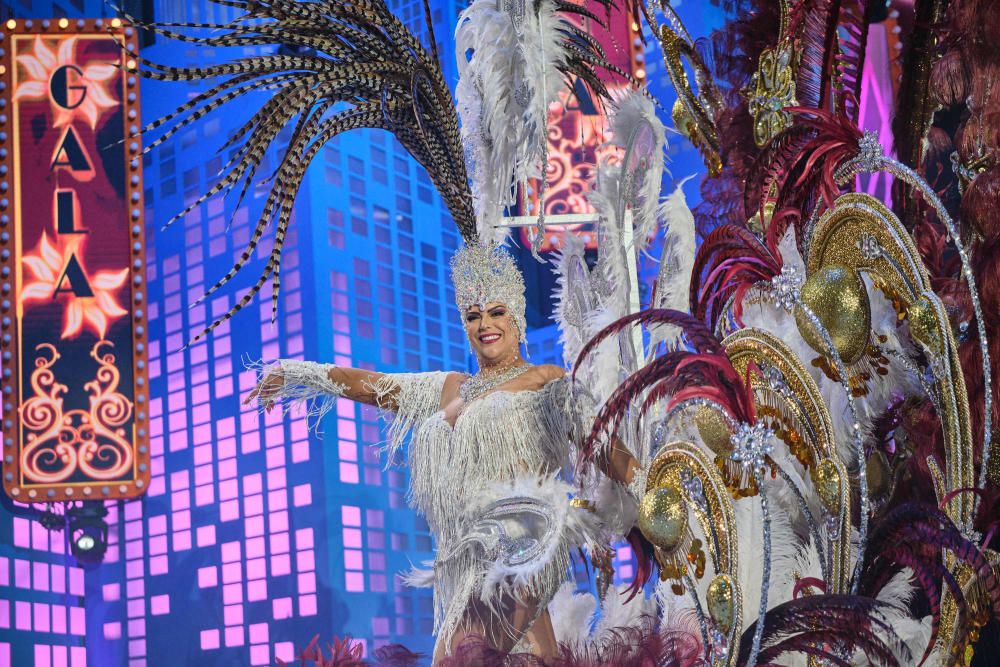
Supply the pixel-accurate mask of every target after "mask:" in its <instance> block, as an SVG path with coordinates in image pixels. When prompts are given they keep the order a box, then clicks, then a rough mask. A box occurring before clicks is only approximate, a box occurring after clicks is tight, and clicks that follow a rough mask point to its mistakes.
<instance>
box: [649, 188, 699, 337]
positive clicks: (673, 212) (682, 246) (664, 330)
mask: <svg viewBox="0 0 1000 667" xmlns="http://www.w3.org/2000/svg"><path fill="white" fill-rule="evenodd" d="M692 178H694V175H691V176H688V177H687V178H683V179H681V181H680V182H679V183H678V184H677V187H676V188H674V191H673V192H672V193H671V194H670V195H669V196H668V197H667V198H666V199H664V200H663V202H662V203H660V206H659V209H658V210H657V217H658V218H659V220H660V222H661V223H662V224H663V226H664V227H665V228H666V231H665V232H664V237H663V255H662V257H661V258H660V269H659V273H658V276H657V281H656V304H655V307H656V308H670V309H672V310H679V311H681V312H685V313H686V312H688V311H689V310H690V307H689V303H690V297H689V294H690V286H691V271H692V270H693V269H694V253H695V227H694V214H692V213H691V209H690V208H688V205H687V198H686V197H685V196H684V184H685V183H687V182H688V181H690V180H691V179H692ZM680 333H681V331H680V329H679V328H678V327H675V326H673V325H661V326H658V327H654V328H653V329H652V330H651V331H650V339H649V346H650V348H651V349H652V348H653V347H655V346H656V345H657V344H659V343H661V342H663V343H666V345H667V347H670V348H674V347H676V345H677V342H678V339H679V337H680Z"/></svg>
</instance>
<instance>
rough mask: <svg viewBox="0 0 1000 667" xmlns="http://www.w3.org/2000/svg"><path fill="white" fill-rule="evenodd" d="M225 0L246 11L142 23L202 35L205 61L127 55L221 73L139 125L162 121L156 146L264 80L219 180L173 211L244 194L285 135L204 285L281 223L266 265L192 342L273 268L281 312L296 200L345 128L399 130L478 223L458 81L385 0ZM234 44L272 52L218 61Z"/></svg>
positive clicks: (185, 70)
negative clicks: (253, 214)
mask: <svg viewBox="0 0 1000 667" xmlns="http://www.w3.org/2000/svg"><path fill="white" fill-rule="evenodd" d="M216 1H217V4H220V5H226V6H228V7H232V8H235V10H236V11H237V13H238V14H239V15H238V16H237V18H236V19H235V20H233V21H231V22H228V23H225V24H210V23H206V24H197V25H195V24H191V25H185V24H182V25H181V26H179V27H188V28H192V30H193V31H194V32H193V34H183V33H178V32H175V31H173V30H172V29H170V26H158V25H155V24H154V25H143V24H141V23H138V24H137V25H139V26H140V27H143V28H146V29H149V30H152V31H154V32H155V33H156V34H158V35H163V36H165V37H168V38H170V39H172V40H178V41H181V42H185V43H189V44H193V45H195V46H196V47H198V48H199V50H200V52H201V53H202V54H204V55H203V56H202V57H203V58H207V59H208V60H209V63H208V64H204V65H202V64H199V65H197V66H194V67H173V66H166V65H159V64H157V63H154V62H150V61H149V60H146V59H145V58H142V57H141V56H140V55H138V54H129V55H130V57H132V58H133V59H135V60H136V61H137V62H138V63H139V65H140V67H139V70H138V72H139V75H140V76H142V77H144V78H147V79H152V80H157V81H196V82H201V81H209V80H218V79H221V81H220V82H218V83H214V84H212V85H210V86H209V87H208V89H207V90H205V91H204V92H202V93H200V94H198V95H196V96H195V97H194V98H192V99H191V100H189V101H188V102H186V103H184V104H182V105H181V106H180V107H178V108H177V109H176V110H175V111H174V112H172V113H169V114H167V115H166V116H164V117H162V118H159V119H156V120H154V121H152V122H150V123H149V124H147V125H146V127H144V128H143V130H142V132H143V135H144V136H145V135H147V134H150V133H152V132H153V131H154V130H158V129H161V128H162V131H163V134H162V135H161V136H160V137H159V138H158V139H156V140H154V139H152V138H149V139H147V140H146V141H145V142H144V143H145V144H146V146H147V149H148V148H150V147H152V146H155V145H156V144H158V143H160V142H161V141H163V140H164V139H166V138H168V137H170V136H172V135H174V134H176V133H177V132H179V131H180V130H182V129H184V128H186V127H189V126H190V125H191V124H192V123H195V122H196V121H198V120H199V119H200V118H202V117H204V116H205V115H207V114H209V113H211V112H212V111H215V110H217V109H220V108H223V107H225V108H226V109H227V110H232V109H233V108H235V107H238V106H239V105H240V104H244V105H245V104H246V103H247V100H248V99H249V96H251V95H252V94H253V93H254V92H256V91H265V92H266V93H267V96H266V98H265V102H264V103H263V105H262V106H261V107H260V108H259V109H258V110H257V111H256V112H255V113H254V114H252V116H251V118H250V120H249V121H248V122H246V123H245V124H244V125H242V126H241V127H240V128H239V129H237V131H236V132H235V133H234V134H233V135H232V136H231V138H230V139H229V141H228V142H226V145H225V146H224V147H223V149H222V150H228V149H229V148H232V147H234V146H235V148H234V149H233V151H232V158H231V159H230V160H229V161H228V162H227V163H226V164H225V166H224V167H223V170H222V173H221V174H220V176H219V180H218V182H217V183H216V184H215V185H214V186H213V187H211V188H210V189H209V190H208V191H207V192H205V193H204V194H203V195H202V196H200V197H197V198H196V199H195V200H194V201H193V202H191V203H190V204H189V205H188V206H187V207H186V208H185V209H184V210H183V211H181V212H180V213H179V214H178V215H177V216H175V217H174V218H172V219H171V222H173V220H176V219H177V218H179V217H182V216H184V215H185V214H186V213H188V212H190V211H193V210H194V209H196V208H197V207H198V206H200V205H201V204H202V203H204V202H205V201H206V200H208V199H210V198H212V197H214V196H217V195H227V194H229V193H232V192H237V193H238V194H239V199H240V200H242V198H243V195H244V194H245V193H246V192H247V190H248V188H249V186H250V184H251V183H252V182H253V183H256V182H258V181H259V180H260V178H259V176H257V174H258V172H259V170H260V169H261V167H262V165H263V163H264V159H265V156H266V153H267V151H268V148H269V147H271V146H272V145H274V144H276V143H278V142H279V141H280V142H282V143H287V148H286V149H285V150H284V151H283V152H282V154H281V157H280V159H279V164H278V167H277V169H275V170H274V172H273V173H272V174H270V175H268V176H267V178H265V179H264V183H265V184H266V185H268V186H269V191H268V195H267V197H266V199H265V201H264V204H263V207H262V212H261V213H260V216H259V217H258V219H257V222H256V225H255V226H254V227H253V229H252V231H251V235H250V239H249V240H248V242H247V244H246V247H245V249H244V250H243V252H242V253H241V254H240V256H239V258H238V259H237V260H236V261H235V263H234V264H233V266H232V268H231V269H230V270H229V271H228V272H227V273H226V275H225V276H224V277H222V278H221V279H220V280H219V281H218V282H216V283H215V285H213V286H212V287H211V288H210V289H209V290H208V292H207V293H206V295H205V296H206V297H207V296H208V295H209V294H211V293H213V292H215V291H216V290H217V289H219V288H220V287H222V286H223V285H224V284H226V283H227V282H229V280H230V279H232V278H233V277H234V276H235V275H236V274H237V273H238V272H239V271H240V270H241V269H242V268H243V267H244V266H245V265H246V263H247V262H248V261H249V260H250V258H251V257H253V255H254V252H255V250H256V248H257V245H258V244H259V242H260V241H261V239H262V237H263V235H264V232H265V231H266V230H267V228H268V227H269V226H271V225H272V223H273V224H274V226H275V227H276V231H275V236H274V244H273V246H272V248H271V251H270V253H269V256H268V258H267V262H266V265H265V267H264V269H263V270H262V272H261V274H260V276H259V277H258V279H257V281H256V282H255V283H254V284H253V286H252V287H251V288H250V290H249V291H247V292H246V294H244V295H243V296H242V297H241V298H240V299H239V300H238V302H237V303H236V305H234V306H233V307H232V308H231V309H230V310H229V311H228V312H226V313H225V314H223V315H222V316H221V317H219V318H217V319H216V320H215V321H214V322H212V324H211V325H209V326H208V327H207V328H206V329H205V330H204V331H202V332H201V333H200V334H198V335H197V336H196V337H195V338H194V339H193V340H192V341H191V342H194V341H196V340H198V339H199V338H201V337H202V336H204V335H206V334H207V333H208V332H210V331H211V330H213V329H214V328H216V327H217V326H219V325H220V324H222V323H223V322H225V321H227V320H228V319H230V318H231V317H232V316H233V315H235V314H236V312H238V311H239V310H240V309H242V308H243V307H244V306H246V305H247V304H248V303H250V301H251V300H252V299H253V298H254V297H255V296H256V295H257V294H258V293H259V292H260V290H261V289H262V288H263V286H264V284H265V283H266V282H267V281H268V280H269V279H270V280H271V283H272V287H273V289H272V296H271V304H272V306H271V317H272V321H273V320H274V318H275V317H276V313H277V304H278V297H279V292H280V287H281V281H280V268H281V253H282V249H283V246H284V242H285V237H286V234H287V231H288V229H289V226H290V225H291V224H292V208H293V206H292V205H293V203H294V201H295V198H296V196H297V195H298V191H299V188H300V186H301V184H302V182H303V179H304V177H305V173H306V170H307V168H308V167H309V165H310V163H311V162H312V161H313V160H314V159H315V157H316V156H317V155H318V154H319V151H320V150H321V149H322V147H323V145H324V144H326V143H327V142H328V141H330V140H331V139H333V138H334V137H336V136H337V135H339V134H342V133H344V132H349V131H352V130H355V129H358V128H372V129H383V130H388V131H390V132H393V133H394V134H395V135H396V138H397V139H399V141H400V143H401V144H402V145H403V146H404V147H405V148H406V150H407V151H409V152H410V154H411V155H413V157H414V158H415V159H416V160H417V161H418V162H419V163H420V164H421V165H422V166H423V167H424V168H425V169H426V170H427V173H428V175H429V177H430V179H431V181H432V182H433V183H434V185H435V187H436V188H437V189H438V191H439V192H440V193H441V196H442V199H443V200H444V202H445V204H446V205H447V207H448V209H449V212H450V213H451V215H452V217H453V218H454V219H455V222H456V224H457V225H458V227H459V230H460V231H461V232H462V235H463V236H465V237H467V238H469V237H471V236H473V235H474V234H475V220H474V211H473V207H472V204H471V196H470V193H469V188H468V175H467V172H466V165H465V159H464V157H463V151H462V146H461V142H460V134H459V126H458V116H457V115H456V113H455V108H454V103H453V100H452V97H451V91H450V90H449V88H448V84H447V83H446V82H445V80H444V77H443V75H442V73H441V69H440V67H439V66H438V64H437V62H436V60H435V59H434V57H433V56H432V55H431V54H429V53H428V52H427V51H426V50H425V49H424V48H423V46H422V45H421V44H420V41H419V40H418V39H417V38H416V37H415V36H414V35H413V34H412V33H411V32H410V31H409V30H408V29H407V28H406V27H405V26H404V25H403V23H402V22H400V21H399V19H398V18H397V17H396V16H394V15H393V14H392V13H391V12H390V11H389V9H388V8H387V7H386V5H385V4H384V3H383V2H380V1H377V0H376V1H370V2H369V1H364V2H360V3H355V2H351V3H343V2H324V3H318V2H290V1H288V0H216ZM228 46H240V47H261V48H262V49H264V50H266V51H267V53H264V54H263V55H251V56H248V57H244V58H240V59H236V60H232V61H229V62H222V63H212V62H211V57H210V56H209V55H208V53H209V51H208V50H209V49H214V48H216V47H228ZM275 47H277V49H278V50H280V49H282V48H288V49H291V50H293V51H296V52H300V51H302V50H303V49H305V50H306V52H305V53H300V54H298V55H284V54H282V53H280V52H279V53H274V50H275ZM286 138H287V139H286ZM168 224H170V223H168ZM202 298H205V297H202Z"/></svg>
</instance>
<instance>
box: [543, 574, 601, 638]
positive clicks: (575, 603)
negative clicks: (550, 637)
mask: <svg viewBox="0 0 1000 667" xmlns="http://www.w3.org/2000/svg"><path fill="white" fill-rule="evenodd" d="M548 610H549V618H550V619H551V620H552V631H553V634H554V635H555V638H556V641H557V642H559V643H560V644H565V645H566V646H570V647H574V648H575V647H577V646H583V645H584V644H585V643H586V642H587V639H588V637H589V636H590V629H591V626H592V625H593V623H594V615H595V613H596V612H597V599H596V598H595V597H594V596H593V595H591V594H589V593H577V592H576V585H575V584H574V583H573V582H571V581H567V582H566V583H564V584H563V585H562V586H560V587H559V590H558V591H556V594H555V595H553V596H552V599H551V600H550V601H549V605H548Z"/></svg>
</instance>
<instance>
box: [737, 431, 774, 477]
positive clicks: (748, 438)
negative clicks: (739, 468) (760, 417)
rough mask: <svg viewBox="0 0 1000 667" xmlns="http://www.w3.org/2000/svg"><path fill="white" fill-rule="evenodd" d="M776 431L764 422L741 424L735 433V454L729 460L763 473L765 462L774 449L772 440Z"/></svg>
mask: <svg viewBox="0 0 1000 667" xmlns="http://www.w3.org/2000/svg"><path fill="white" fill-rule="evenodd" d="M773 437H774V431H772V430H771V429H769V428H768V427H767V426H766V425H764V423H763V422H754V423H753V424H747V423H746V422H740V423H739V424H737V426H736V432H735V433H733V438H732V443H733V453H732V454H730V456H729V458H731V459H732V460H733V461H736V462H738V463H741V464H743V467H744V468H750V469H752V470H758V471H763V469H764V460H765V459H766V458H767V456H769V455H770V454H771V451H772V450H773V449H774V447H773V445H772V444H771V438H773Z"/></svg>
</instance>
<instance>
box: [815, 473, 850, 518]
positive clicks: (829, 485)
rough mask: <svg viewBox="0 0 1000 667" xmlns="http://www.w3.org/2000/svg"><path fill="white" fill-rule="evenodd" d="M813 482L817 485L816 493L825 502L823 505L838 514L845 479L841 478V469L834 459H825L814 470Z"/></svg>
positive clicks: (828, 510)
mask: <svg viewBox="0 0 1000 667" xmlns="http://www.w3.org/2000/svg"><path fill="white" fill-rule="evenodd" d="M812 479H813V484H815V485H816V493H817V494H818V495H819V499H820V500H821V501H822V503H823V507H825V508H826V511H827V512H829V513H830V514H832V515H834V516H837V515H838V514H840V509H841V492H842V491H843V486H844V480H843V479H842V478H841V475H840V470H839V469H838V468H837V464H836V463H835V462H834V460H833V459H823V460H822V461H820V462H819V465H817V466H816V468H815V469H813V472H812Z"/></svg>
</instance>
